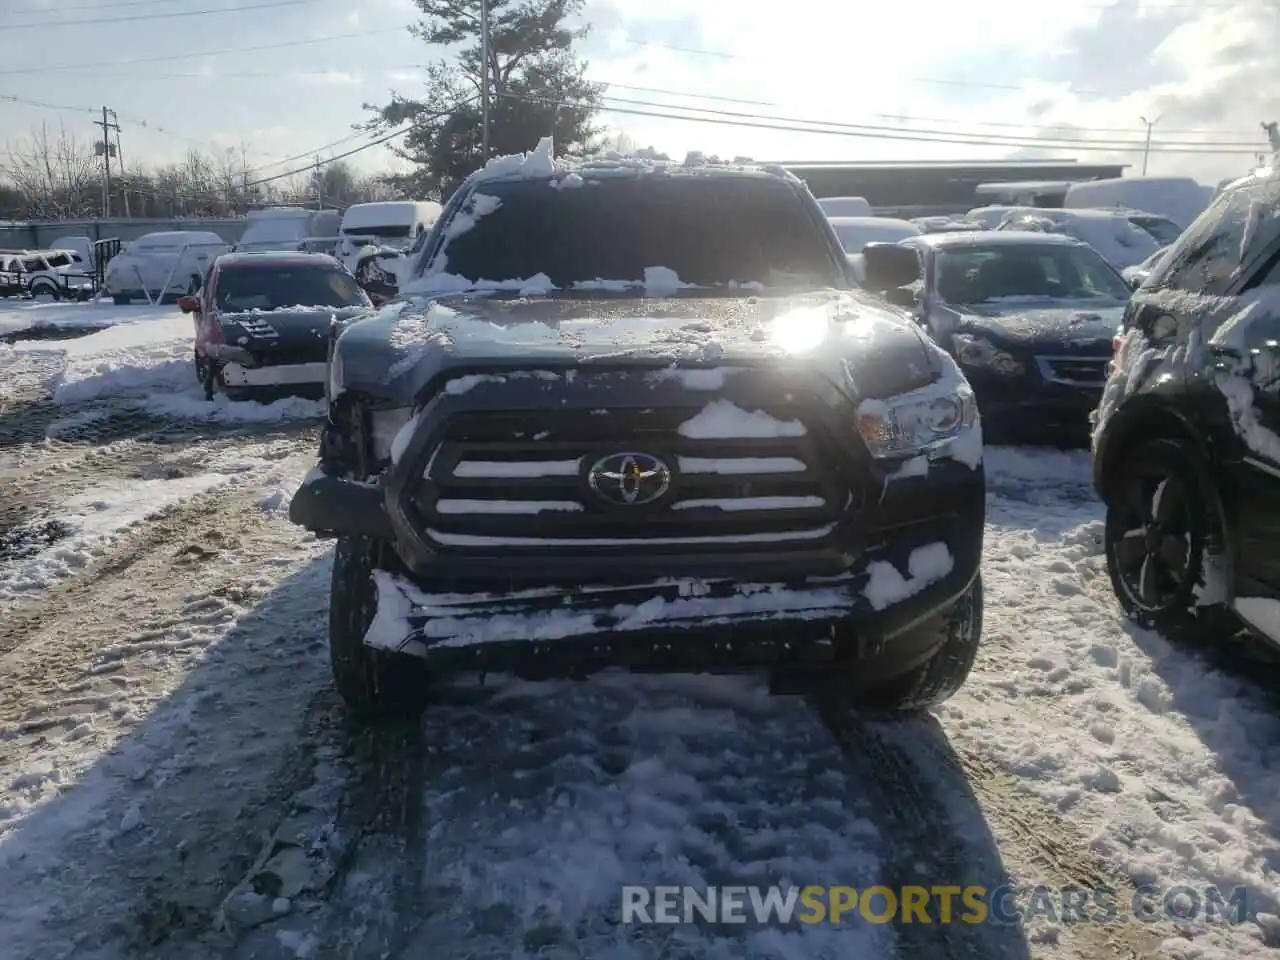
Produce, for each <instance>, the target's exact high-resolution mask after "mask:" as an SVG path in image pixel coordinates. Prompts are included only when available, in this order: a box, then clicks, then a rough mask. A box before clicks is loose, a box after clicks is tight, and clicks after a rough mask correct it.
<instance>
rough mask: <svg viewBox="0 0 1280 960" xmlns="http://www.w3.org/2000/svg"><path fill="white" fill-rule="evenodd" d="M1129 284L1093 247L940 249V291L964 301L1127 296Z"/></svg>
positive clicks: (952, 299) (960, 302) (955, 301)
mask: <svg viewBox="0 0 1280 960" xmlns="http://www.w3.org/2000/svg"><path fill="white" fill-rule="evenodd" d="M1129 293H1130V291H1129V287H1128V286H1127V285H1126V284H1125V282H1124V281H1123V280H1122V279H1121V278H1120V277H1118V276H1116V273H1115V271H1114V270H1112V269H1111V268H1110V267H1108V266H1107V264H1106V263H1104V262H1103V261H1102V258H1101V257H1099V256H1098V254H1097V253H1095V252H1094V251H1093V250H1090V249H1089V248H1088V247H1081V246H1067V245H1056V244H1055V245H1049V244H1047V243H1046V244H1038V245H1037V244H1026V245H1022V244H1013V243H1003V244H991V245H990V246H978V245H973V246H969V245H965V246H959V247H955V248H951V249H944V250H942V251H940V252H939V255H938V294H939V296H941V297H942V299H943V300H944V301H946V302H947V303H951V304H956V305H963V304H974V303H985V302H989V301H992V300H1002V299H1007V298H1010V297H1036V298H1048V299H1070V300H1084V299H1090V300H1091V299H1108V300H1126V299H1128V297H1129Z"/></svg>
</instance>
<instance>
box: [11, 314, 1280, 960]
mask: <svg viewBox="0 0 1280 960" xmlns="http://www.w3.org/2000/svg"><path fill="white" fill-rule="evenodd" d="M54 309H55V312H56V311H62V314H60V315H61V316H63V317H64V320H62V321H60V322H61V323H62V325H63V326H64V327H66V326H68V325H69V326H73V327H74V326H75V325H76V324H75V323H72V322H71V321H72V320H75V319H76V318H77V317H80V318H83V319H84V322H82V323H80V327H81V328H83V329H80V328H77V329H75V330H74V332H75V333H77V334H80V335H79V336H77V337H71V336H70V334H67V335H66V336H65V337H61V334H63V333H66V331H65V330H63V331H59V335H60V337H61V338H54V337H53V336H52V335H49V336H47V337H44V338H42V339H35V337H36V336H43V335H41V334H36V333H32V334H31V336H30V337H29V338H27V339H23V337H22V336H21V334H22V332H23V331H30V330H35V328H37V327H40V324H37V323H35V322H34V320H33V319H32V318H31V317H28V316H27V315H26V314H27V313H28V312H32V311H18V313H17V314H15V312H13V311H9V312H8V313H4V312H0V330H5V329H8V330H12V331H16V333H15V335H14V336H11V337H9V338H8V340H9V342H7V343H5V344H0V391H2V392H0V607H2V608H3V612H2V613H0V956H3V957H6V958H8V957H13V958H24V960H26V958H30V960H45V958H62V957H72V956H74V957H76V958H92V960H116V958H125V957H157V958H170V957H172V958H182V960H187V958H214V957H227V958H245V960H248V958H258V960H263V958H266V960H274V958H344V960H345V958H351V960H361V958H385V957H405V958H419V957H422V958H426V957H436V956H439V957H448V958H453V957H457V958H462V957H468V958H469V957H504V958H519V957H540V958H547V957H557V958H568V957H574V958H578V957H588V958H593V960H597V958H598V960H614V958H618V960H623V958H637V960H641V958H644V960H653V958H658V957H661V958H663V960H672V958H690V960H693V958H720V957H723V958H745V960H755V958H760V960H764V958H786V960H793V958H795V960H801V958H803V960H818V958H837V957H839V958H846V957H860V958H868V960H880V958H889V957H894V956H901V957H922V958H929V960H933V958H940V960H948V958H971V960H986V958H1033V957H1034V958H1042V957H1043V958H1069V957H1078V958H1085V960H1095V958H1107V960H1110V958H1116V960H1120V958H1131V957H1138V956H1144V957H1145V956H1151V957H1158V956H1165V957H1171V958H1185V960H1190V958H1201V960H1212V958H1223V960H1227V958H1232V960H1239V958H1249V957H1263V956H1272V955H1275V954H1276V953H1277V951H1276V950H1275V949H1274V948H1273V946H1272V944H1273V943H1280V939H1277V938H1278V937H1280V920H1277V919H1276V914H1278V913H1280V905H1278V904H1277V900H1280V887H1278V885H1277V883H1276V879H1275V867H1274V865H1275V863H1276V862H1277V860H1278V859H1280V848H1278V846H1277V842H1276V836H1275V826H1274V824H1275V823H1276V820H1277V818H1278V817H1280V799H1278V798H1280V790H1278V789H1277V786H1280V784H1278V783H1277V779H1276V774H1275V773H1274V772H1273V771H1274V770H1275V769H1276V765H1277V764H1280V748H1278V747H1277V744H1280V719H1278V718H1277V714H1276V709H1275V705H1274V704H1273V702H1272V700H1271V696H1270V693H1269V691H1270V689H1271V688H1272V684H1273V681H1274V679H1276V678H1277V677H1280V671H1276V670H1275V668H1274V667H1272V666H1270V665H1269V664H1266V663H1263V662H1254V661H1247V660H1245V659H1244V657H1245V654H1243V653H1238V652H1233V653H1232V655H1231V656H1230V657H1227V656H1225V655H1224V654H1223V650H1214V651H1195V650H1187V649H1185V648H1182V647H1177V646H1174V645H1172V644H1170V643H1169V642H1167V641H1165V640H1164V639H1162V638H1161V637H1159V636H1157V635H1155V634H1152V633H1149V632H1145V631H1141V630H1137V629H1135V628H1133V627H1131V626H1129V625H1127V624H1126V623H1125V622H1124V621H1123V620H1122V619H1121V617H1120V616H1119V613H1118V610H1117V607H1116V604H1115V601H1114V599H1113V597H1112V594H1111V589H1110V585H1109V583H1108V580H1107V575H1106V570H1105V565H1104V562H1103V558H1102V555H1101V533H1102V527H1101V518H1102V510H1101V507H1100V505H1099V504H1098V503H1097V502H1096V500H1095V498H1094V496H1093V493H1092V491H1091V489H1090V486H1089V464H1088V457H1087V454H1085V453H1083V452H1080V453H1061V452H1045V451H1037V450H1032V449H1026V448H988V450H987V454H986V469H987V471H988V483H989V496H988V509H989V515H988V526H987V534H986V536H987V539H986V556H985V562H984V578H985V586H986V631H985V637H986V643H985V648H984V650H983V652H982V654H981V656H980V659H979V662H978V665H977V667H976V669H975V671H974V674H973V676H972V678H971V680H970V683H969V684H968V686H967V687H966V688H965V689H964V690H963V691H962V692H961V693H960V694H959V695H958V696H956V697H955V698H954V699H953V700H952V701H950V702H949V703H948V704H946V705H944V706H943V707H942V708H940V709H938V710H936V711H935V712H934V713H933V714H932V715H931V716H928V717H923V718H919V719H915V720H909V721H902V722H898V723H870V722H868V721H865V720H863V719H861V718H859V717H857V716H853V715H851V714H849V713H847V712H845V711H842V710H840V709H839V708H837V707H834V706H832V705H831V704H828V703H823V702H817V701H811V700H808V699H805V698H800V697H782V696H770V695H769V694H768V693H767V692H766V691H765V690H764V689H763V686H762V684H761V683H760V682H758V681H754V680H747V679H736V678H734V679H724V678H720V679H713V678H707V677H696V676H673V677H657V678H638V677H631V676H626V675H615V674H606V675H603V676H600V677H597V678H596V679H593V680H590V681H584V682H578V683H543V684H534V683H524V682H518V681H514V680H509V679H506V678H500V677H498V678H495V677H492V676H491V677H487V678H485V681H484V683H480V682H479V679H478V678H468V679H466V680H460V681H459V682H457V683H456V684H453V685H451V686H448V687H446V688H444V689H442V690H441V692H440V695H439V699H438V702H437V703H436V704H435V705H434V706H433V707H432V708H431V709H430V710H428V711H427V713H426V714H425V715H424V716H423V717H422V718H421V720H420V721H419V722H417V723H410V724H404V725H399V726H396V725H384V726H378V727H369V726H360V725H357V724H354V723H351V722H350V721H349V720H348V719H347V718H346V716H345V714H344V711H343V710H342V708H341V706H340V704H339V703H338V701H337V698H336V696H335V695H334V694H333V692H332V691H331V689H330V686H329V679H328V663H327V644H326V639H325V629H326V624H325V619H326V600H327V591H328V577H329V565H330V552H331V551H330V546H329V545H328V544H327V543H325V542H319V541H316V540H315V539H313V538H311V537H310V536H309V535H306V534H304V533H302V532H301V531H299V530H298V529H297V528H295V527H292V526H291V525H290V524H289V523H288V522H287V519H286V517H285V513H286V510H287V504H288V500H289V497H290V496H291V495H292V492H293V490H294V489H296V487H297V485H298V483H299V482H300V481H301V480H302V478H303V476H304V475H305V474H306V472H307V470H308V469H309V468H310V466H311V465H312V463H313V461H314V449H315V444H316V441H317V436H318V423H317V421H316V420H315V419H314V416H312V415H311V414H313V413H314V412H315V411H314V409H313V408H310V409H309V408H307V407H305V406H302V405H297V404H289V403H286V404H282V405H271V406H267V407H261V406H257V405H252V404H231V403H217V404H206V403H204V401H202V400H201V399H200V398H199V395H198V392H197V391H196V388H195V381H194V375H193V374H192V373H191V370H190V368H189V367H190V357H189V350H190V341H189V326H184V325H183V324H189V319H188V318H184V317H182V316H181V314H178V313H176V311H173V310H172V309H170V308H165V307H158V308H127V309H126V308H115V310H114V312H113V308H109V307H98V306H92V305H91V306H82V307H78V308H76V307H70V306H67V305H62V306H57V305H54ZM75 309H79V310H81V311H82V313H80V314H73V313H72V311H73V310H75ZM48 313H49V311H46V314H48ZM66 317H70V318H71V319H70V320H67V319H65V318H66ZM54 319H56V317H55V318H54ZM89 321H92V323H90V322H89ZM106 321H111V322H106ZM77 322H78V321H77ZM24 323H25V324H26V326H23V324H24ZM53 326H55V324H54V323H52V322H47V323H44V325H43V328H44V329H49V328H52V327H53ZM90 328H92V329H90ZM708 469H710V468H708ZM1225 647H1226V645H1225V644H1224V645H1223V648H1224V649H1225ZM877 884H880V885H888V886H891V887H892V886H900V885H906V884H924V885H935V886H936V885H954V886H966V885H973V884H978V885H982V886H985V887H987V888H989V889H994V888H998V887H1002V886H1006V885H1009V886H1016V887H1018V888H1020V889H1022V890H1026V889H1029V888H1031V887H1034V886H1035V885H1045V886H1047V887H1051V888H1054V889H1055V890H1057V889H1061V888H1063V887H1084V888H1101V887H1105V888H1108V889H1110V890H1112V891H1115V893H1116V897H1117V899H1118V901H1119V902H1120V903H1122V904H1127V903H1128V902H1129V898H1131V897H1132V895H1133V893H1134V891H1135V890H1139V889H1145V887H1144V885H1154V887H1152V889H1155V888H1156V887H1159V888H1170V887H1176V886H1181V887H1189V888H1194V889H1196V890H1199V891H1203V890H1204V888H1205V887H1207V886H1209V885H1214V886H1216V887H1218V888H1219V889H1221V890H1223V891H1225V892H1228V893H1229V892H1230V891H1231V889H1232V888H1233V887H1244V888H1247V913H1248V916H1247V918H1246V922H1243V923H1232V924H1227V923H1223V922H1217V923H1206V922H1203V921H1195V922H1189V923H1183V924H1175V923H1173V922H1170V921H1168V920H1161V921H1160V922H1156V923H1128V924H1120V925H1109V926H1098V925H1085V924H1070V923H1060V922H1058V923H1055V922H1054V917H1053V915H1052V914H1053V913H1055V911H1042V915H1040V916H1038V917H1036V918H1034V919H1030V920H1028V921H1027V922H1026V923H1025V924H1022V925H1017V924H1004V925H1002V924H999V923H986V924H963V923H959V924H952V925H937V924H932V925H925V924H919V923H915V924H912V923H897V922H893V923H883V924H875V923H869V922H866V921H865V920H863V919H860V918H859V919H854V920H848V918H846V922H844V923H841V924H838V925H834V924H829V923H827V924H814V925H806V924H788V925H783V924H778V923H766V924H757V923H747V924H733V923H718V924H715V923H705V922H701V921H699V922H696V923H689V924H685V923H680V924H675V925H670V924H667V925H664V924H654V925H643V924H641V925H623V924H621V923H620V922H619V919H620V916H621V906H622V887H623V886H625V885H646V886H690V887H695V888H699V889H702V888H705V887H708V886H753V885H759V886H763V887H767V886H771V885H780V886H784V887H785V886H790V885H798V886H808V885H828V886H850V887H858V888H865V887H868V886H872V885H877ZM1023 902H1024V903H1025V901H1023ZM1046 913H1047V914H1048V915H1045V914H1046Z"/></svg>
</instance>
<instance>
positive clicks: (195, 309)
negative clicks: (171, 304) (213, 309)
mask: <svg viewBox="0 0 1280 960" xmlns="http://www.w3.org/2000/svg"><path fill="white" fill-rule="evenodd" d="M178 309H179V310H181V311H182V312H183V313H199V312H200V298H199V297H190V296H188V297H179V298H178Z"/></svg>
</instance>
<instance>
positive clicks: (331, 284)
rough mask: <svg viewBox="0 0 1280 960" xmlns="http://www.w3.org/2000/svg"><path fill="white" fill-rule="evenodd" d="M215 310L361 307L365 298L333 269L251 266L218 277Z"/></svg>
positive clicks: (350, 280) (350, 279) (227, 270)
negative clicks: (216, 306)
mask: <svg viewBox="0 0 1280 960" xmlns="http://www.w3.org/2000/svg"><path fill="white" fill-rule="evenodd" d="M216 299H217V303H218V309H219V310H221V311H223V312H226V313H236V312H240V311H247V310H282V309H287V308H289V307H363V306H367V305H368V303H369V299H368V297H366V296H365V293H364V291H363V290H361V289H360V287H359V285H358V284H357V283H356V281H355V278H353V277H352V276H350V275H349V274H347V273H345V272H343V271H342V270H338V269H337V268H334V267H323V266H310V265H306V266H300V265H294V264H289V265H283V264H253V265H238V266H234V267H226V268H224V269H223V270H222V271H220V272H219V274H218V288H217V294H216Z"/></svg>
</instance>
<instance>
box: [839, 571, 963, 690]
mask: <svg viewBox="0 0 1280 960" xmlns="http://www.w3.org/2000/svg"><path fill="white" fill-rule="evenodd" d="M982 604H983V597H982V576H981V575H979V576H978V577H977V578H975V579H974V581H973V585H972V586H971V587H969V590H968V592H967V593H965V594H964V595H963V596H962V597H961V598H960V599H959V600H957V601H956V603H955V605H954V606H953V607H952V608H951V609H950V610H948V611H947V612H946V613H944V614H943V615H942V616H941V617H939V618H938V619H936V620H935V621H933V623H932V625H931V626H929V627H925V628H923V629H932V630H936V631H937V632H938V633H939V634H940V635H941V639H942V643H941V645H939V647H938V648H937V650H936V651H935V652H934V654H933V655H932V656H931V657H930V658H929V659H928V660H926V661H925V662H924V663H922V664H920V665H919V666H918V667H915V668H914V669H912V670H910V671H908V672H907V673H905V674H903V675H901V676H899V677H895V678H894V679H893V680H891V681H889V682H888V683H886V684H885V685H884V686H882V687H879V688H877V689H874V690H871V691H869V692H868V693H866V694H864V695H863V696H861V697H859V698H858V704H857V705H858V707H859V708H860V709H863V710H866V711H867V712H869V713H873V714H875V713H888V714H903V713H916V712H918V711H921V710H927V709H929V708H930V707H936V706H937V705H938V704H940V703H943V702H944V701H946V700H949V699H951V698H952V697H953V696H955V694H956V693H957V692H958V691H959V690H960V688H961V687H963V686H964V684H965V681H966V680H968V679H969V673H970V672H971V671H972V670H973V664H974V661H975V660H976V659H977V658H978V647H979V645H980V644H981V642H982Z"/></svg>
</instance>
